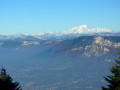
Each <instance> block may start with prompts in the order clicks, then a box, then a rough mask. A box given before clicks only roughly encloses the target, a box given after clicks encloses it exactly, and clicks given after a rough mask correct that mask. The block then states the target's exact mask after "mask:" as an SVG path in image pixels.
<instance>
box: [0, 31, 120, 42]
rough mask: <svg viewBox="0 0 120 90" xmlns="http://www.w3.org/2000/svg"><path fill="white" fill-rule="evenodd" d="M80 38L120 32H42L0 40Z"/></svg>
mask: <svg viewBox="0 0 120 90" xmlns="http://www.w3.org/2000/svg"><path fill="white" fill-rule="evenodd" d="M80 36H120V32H118V33H112V32H99V33H69V34H62V33H59V34H56V33H49V32H44V33H42V34H35V35H24V34H15V35H0V40H7V39H9V40H15V39H18V40H37V39H41V40H63V39H72V38H78V37H80Z"/></svg>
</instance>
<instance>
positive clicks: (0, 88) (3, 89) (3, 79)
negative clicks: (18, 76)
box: [0, 68, 22, 90]
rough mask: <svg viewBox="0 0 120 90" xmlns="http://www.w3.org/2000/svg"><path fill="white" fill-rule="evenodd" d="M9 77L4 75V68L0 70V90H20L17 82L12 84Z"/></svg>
mask: <svg viewBox="0 0 120 90" xmlns="http://www.w3.org/2000/svg"><path fill="white" fill-rule="evenodd" d="M12 80H13V79H12V78H11V76H10V75H7V74H6V70H5V69H4V68H2V69H1V73H0V90H22V89H21V87H20V86H19V83H18V82H13V81H12Z"/></svg>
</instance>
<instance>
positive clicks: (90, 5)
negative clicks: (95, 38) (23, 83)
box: [0, 0, 120, 35]
mask: <svg viewBox="0 0 120 90" xmlns="http://www.w3.org/2000/svg"><path fill="white" fill-rule="evenodd" d="M80 25H87V26H89V27H90V28H97V27H99V28H108V29H111V30H112V31H113V32H120V0H0V34H4V35H8V34H17V33H22V34H33V33H39V32H46V31H51V32H60V31H66V30H69V29H71V28H74V27H78V26H80Z"/></svg>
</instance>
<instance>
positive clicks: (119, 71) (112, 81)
mask: <svg viewBox="0 0 120 90" xmlns="http://www.w3.org/2000/svg"><path fill="white" fill-rule="evenodd" d="M118 55H119V59H120V52H118ZM110 71H111V72H112V75H109V76H107V77H104V78H105V80H106V81H107V82H108V83H109V85H107V86H108V88H106V87H104V86H103V87H102V89H103V90H120V60H115V63H113V67H111V69H110Z"/></svg>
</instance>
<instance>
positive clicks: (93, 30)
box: [62, 25, 112, 34]
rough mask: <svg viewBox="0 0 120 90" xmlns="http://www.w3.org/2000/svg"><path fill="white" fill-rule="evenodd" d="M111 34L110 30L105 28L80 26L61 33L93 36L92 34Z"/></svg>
mask: <svg viewBox="0 0 120 90" xmlns="http://www.w3.org/2000/svg"><path fill="white" fill-rule="evenodd" d="M106 32H109V33H111V32H112V30H110V29H107V28H89V27H88V26H87V25H81V26H79V27H74V28H72V29H69V30H68V31H63V32H62V33H63V34H93V33H106Z"/></svg>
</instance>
